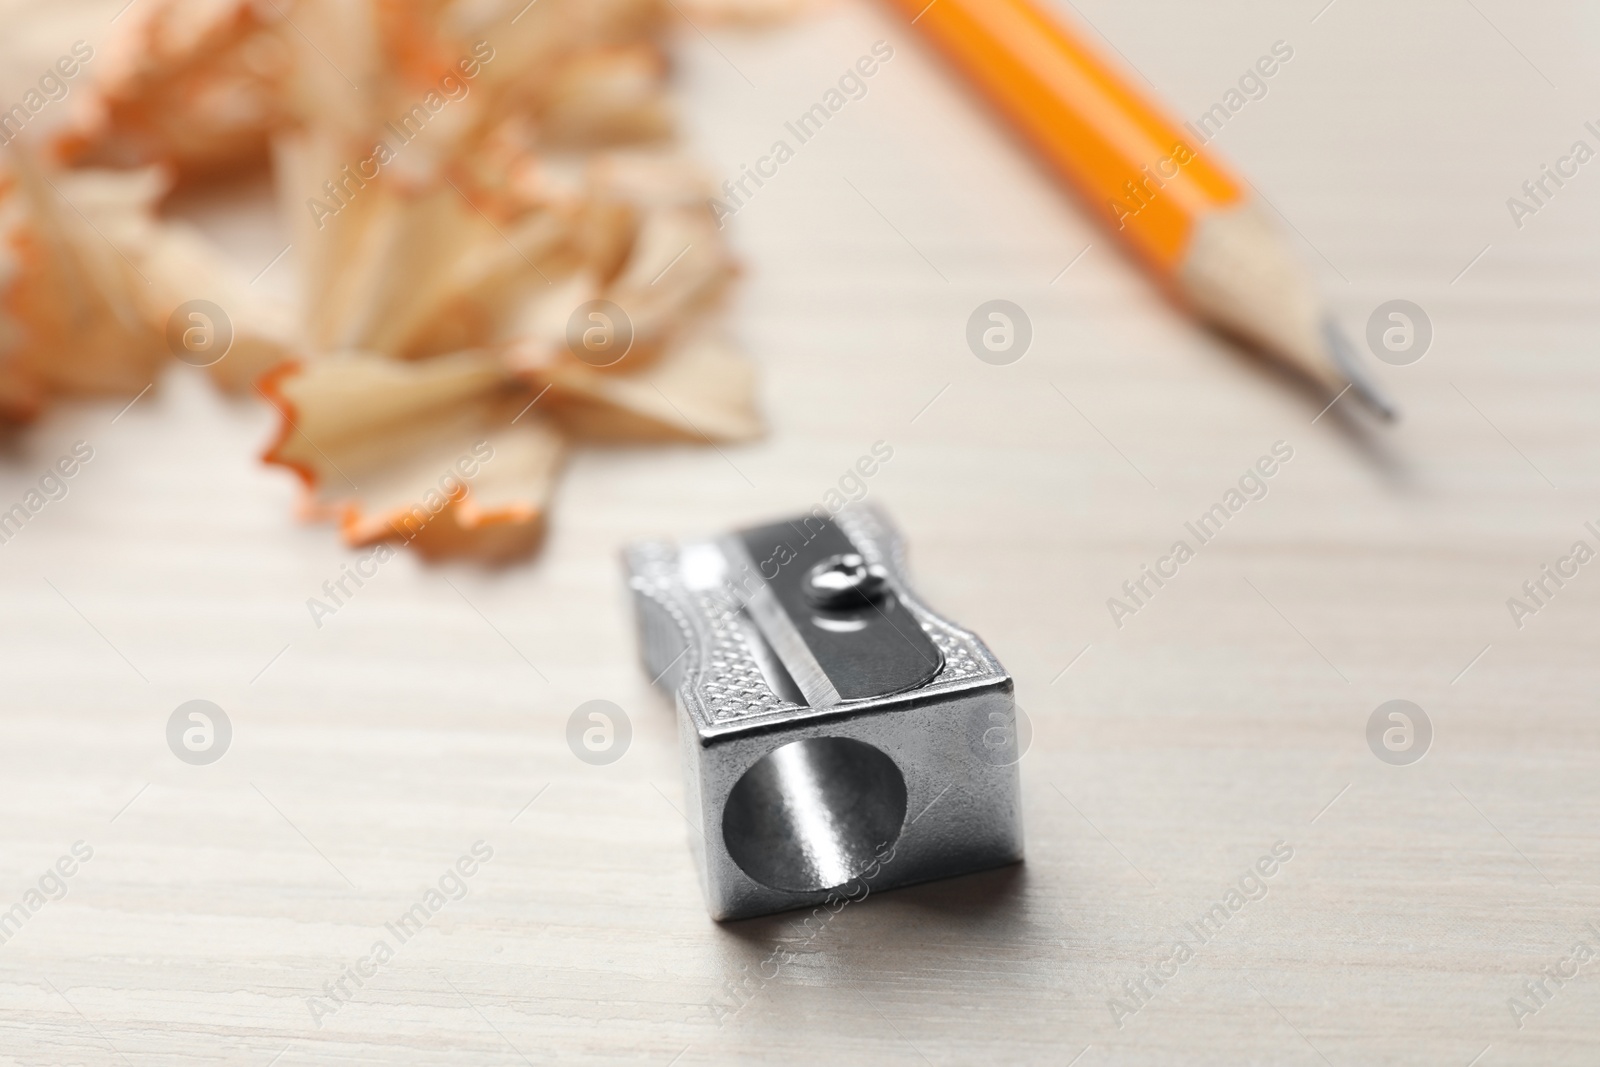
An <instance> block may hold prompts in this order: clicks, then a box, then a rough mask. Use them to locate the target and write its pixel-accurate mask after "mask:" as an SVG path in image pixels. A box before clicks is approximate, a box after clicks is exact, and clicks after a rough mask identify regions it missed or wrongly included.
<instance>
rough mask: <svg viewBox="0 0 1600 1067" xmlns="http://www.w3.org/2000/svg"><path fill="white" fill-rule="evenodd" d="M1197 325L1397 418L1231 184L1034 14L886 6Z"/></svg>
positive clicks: (976, 2) (1000, 2) (1027, 6)
mask: <svg viewBox="0 0 1600 1067" xmlns="http://www.w3.org/2000/svg"><path fill="white" fill-rule="evenodd" d="M891 2H892V3H893V4H894V5H895V6H896V7H898V8H900V9H902V10H904V11H905V12H906V14H908V15H910V16H912V19H911V21H912V22H913V24H915V25H916V26H917V28H918V29H919V30H921V31H922V32H923V33H924V34H925V35H926V36H927V37H928V38H929V39H930V40H931V41H932V42H933V43H934V44H935V45H937V46H938V47H939V48H940V50H941V51H943V52H944V53H945V55H946V56H947V57H948V58H949V59H950V60H951V61H952V62H953V63H954V64H955V65H956V66H957V67H958V68H960V69H961V70H962V71H963V72H964V73H965V74H966V75H967V76H968V78H969V79H970V80H971V81H972V82H973V83H974V84H975V85H976V86H977V87H978V88H979V89H980V90H981V91H982V92H983V93H984V95H986V96H987V97H988V98H989V99H990V101H991V102H992V103H994V104H995V106H996V107H998V108H999V110H1000V111H1001V113H1002V114H1004V115H1005V116H1006V117H1007V118H1009V119H1010V120H1011V122H1012V124H1013V125H1014V126H1015V127H1016V128H1017V129H1018V130H1019V131H1020V132H1021V133H1022V134H1023V135H1024V136H1025V137H1027V139H1028V140H1029V141H1031V142H1032V143H1033V145H1034V146H1035V147H1036V148H1037V149H1038V150H1039V152H1040V154H1041V155H1042V156H1043V157H1044V159H1045V160H1046V161H1047V162H1048V163H1049V164H1050V165H1051V166H1052V167H1053V168H1054V169H1055V170H1056V171H1057V172H1058V173H1059V174H1060V175H1061V176H1063V177H1065V178H1066V179H1067V180H1068V182H1070V183H1071V184H1072V186H1073V187H1074V188H1076V189H1077V191H1078V192H1079V193H1080V194H1081V196H1082V197H1083V198H1084V199H1085V200H1086V201H1087V203H1088V204H1089V206H1090V207H1091V208H1092V209H1093V210H1094V211H1095V212H1096V214H1098V215H1100V216H1101V217H1102V218H1103V219H1104V220H1105V221H1106V224H1107V225H1108V226H1109V227H1110V228H1111V229H1112V230H1113V231H1114V232H1115V233H1116V235H1117V237H1118V238H1119V239H1120V240H1121V241H1122V242H1123V243H1124V244H1125V245H1126V246H1127V247H1128V248H1129V249H1130V250H1132V252H1133V253H1134V254H1135V255H1136V256H1137V257H1138V258H1139V259H1140V260H1141V261H1142V262H1143V263H1144V264H1145V265H1146V266H1147V267H1149V268H1150V270H1151V271H1152V272H1153V273H1155V274H1156V276H1157V277H1158V278H1160V279H1161V280H1162V282H1163V283H1165V284H1166V285H1167V286H1168V287H1169V288H1170V289H1171V290H1173V291H1175V293H1176V294H1177V295H1178V297H1179V298H1180V299H1181V300H1182V301H1183V302H1184V303H1186V304H1187V305H1188V306H1189V307H1191V308H1192V309H1193V310H1194V311H1195V312H1196V313H1197V314H1199V315H1200V316H1201V317H1203V318H1205V319H1206V320H1208V321H1209V322H1211V323H1212V324H1213V325H1215V326H1217V327H1219V328H1221V329H1223V330H1225V331H1227V332H1229V333H1231V334H1233V335H1235V336H1238V337H1240V338H1242V339H1243V340H1245V341H1247V342H1249V343H1251V344H1253V345H1255V346H1256V347H1258V348H1260V349H1261V350H1263V351H1264V352H1266V353H1268V354H1271V355H1273V356H1276V357H1277V358H1278V359H1279V360H1281V361H1282V362H1284V363H1286V364H1288V365H1289V366H1291V367H1293V368H1295V369H1296V370H1298V371H1299V372H1300V373H1301V374H1303V375H1304V376H1306V377H1308V378H1310V379H1311V380H1312V381H1314V382H1316V383H1318V384H1319V385H1321V386H1322V387H1323V388H1325V389H1327V390H1328V391H1329V393H1330V394H1334V395H1335V397H1336V398H1337V396H1340V395H1343V393H1344V392H1345V391H1346V390H1352V391H1354V392H1355V394H1356V395H1357V396H1359V397H1360V398H1361V399H1362V400H1363V401H1364V402H1365V403H1366V405H1367V406H1368V407H1369V408H1371V409H1372V410H1373V411H1374V412H1375V413H1377V414H1378V415H1380V416H1382V417H1384V418H1386V419H1387V418H1393V417H1394V415H1395V409H1394V406H1393V405H1392V404H1391V403H1390V402H1389V400H1388V399H1387V398H1386V397H1385V396H1384V395H1383V394H1382V393H1381V392H1380V391H1379V390H1378V389H1377V387H1376V386H1375V385H1374V384H1373V382H1372V380H1371V379H1370V378H1369V377H1367V375H1366V373H1365V371H1364V370H1363V369H1362V367H1361V364H1360V362H1359V361H1358V357H1357V355H1356V352H1355V349H1354V346H1352V345H1351V344H1350V343H1349V341H1348V339H1347V338H1346V337H1345V336H1344V334H1343V333H1342V331H1340V330H1339V329H1338V328H1337V327H1336V326H1335V325H1334V323H1333V320H1332V319H1331V318H1330V317H1328V316H1327V315H1326V313H1325V312H1324V310H1323V308H1322V304H1321V301H1320V299H1319V298H1318V296H1317V292H1316V288H1315V286H1314V285H1313V283H1312V280H1311V277H1310V275H1309V274H1308V273H1307V271H1306V269H1305V266H1304V264H1303V263H1302V262H1301V261H1300V258H1299V257H1298V256H1297V255H1295V253H1294V250H1293V249H1292V248H1290V247H1289V245H1288V244H1287V243H1286V241H1285V240H1284V238H1283V236H1282V234H1281V233H1280V232H1279V230H1278V228H1277V227H1276V226H1275V225H1273V223H1272V221H1271V219H1270V218H1269V217H1268V216H1267V214H1266V212H1265V211H1264V210H1263V209H1262V208H1261V206H1260V205H1259V204H1258V203H1257V202H1256V199H1255V198H1254V197H1252V196H1251V195H1249V191H1248V190H1249V187H1248V185H1247V184H1246V183H1245V182H1243V181H1242V180H1240V179H1238V178H1236V177H1234V176H1233V175H1232V174H1231V173H1229V171H1228V170H1227V168H1225V167H1224V166H1223V165H1222V164H1221V163H1220V162H1219V161H1218V160H1216V159H1215V158H1213V157H1212V156H1211V155H1210V154H1209V153H1207V152H1205V151H1203V150H1202V149H1201V148H1200V147H1199V146H1198V145H1196V144H1194V143H1193V139H1192V138H1191V137H1189V136H1187V135H1186V134H1185V132H1184V131H1183V130H1182V129H1181V128H1180V127H1179V126H1177V125H1176V124H1175V123H1173V122H1172V121H1170V120H1169V119H1168V118H1167V117H1166V116H1165V115H1164V114H1163V113H1162V112H1161V110H1160V109H1159V108H1158V107H1157V106H1155V104H1153V103H1152V102H1151V101H1149V100H1148V99H1146V98H1144V96H1143V95H1142V94H1140V93H1139V92H1138V91H1136V90H1135V89H1134V88H1133V87H1131V86H1130V85H1129V84H1128V83H1127V81H1126V80H1125V79H1124V78H1123V77H1121V76H1120V75H1119V74H1118V73H1117V72H1115V71H1114V70H1113V69H1112V68H1111V67H1110V66H1109V65H1108V64H1107V63H1105V62H1104V61H1103V60H1102V59H1101V58H1100V57H1099V56H1097V55H1095V54H1094V52H1093V51H1092V50H1091V49H1089V48H1088V47H1086V46H1085V45H1084V44H1083V43H1082V42H1081V41H1079V40H1078V39H1076V37H1074V36H1073V35H1072V34H1071V33H1070V32H1069V31H1068V29H1067V28H1066V27H1065V26H1063V25H1062V24H1061V22H1060V21H1059V20H1057V19H1056V18H1055V17H1053V16H1052V15H1050V14H1047V13H1045V11H1043V10H1042V9H1041V8H1040V7H1039V6H1038V4H1037V3H1035V2H1034V0H933V2H932V3H928V2H927V0H891Z"/></svg>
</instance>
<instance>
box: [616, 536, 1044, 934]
mask: <svg viewBox="0 0 1600 1067" xmlns="http://www.w3.org/2000/svg"><path fill="white" fill-rule="evenodd" d="M903 556H904V550H903V545H902V542H901V540H900V537H899V535H898V534H897V533H896V532H895V531H894V530H893V528H892V527H891V526H890V525H889V523H888V521H887V519H885V518H884V516H883V515H882V514H881V513H879V512H878V511H877V510H876V509H874V508H869V507H857V506H850V507H846V508H845V509H844V510H842V511H840V512H839V513H838V514H837V515H833V516H831V517H830V516H829V515H828V514H827V513H826V512H824V511H823V510H822V509H820V508H818V509H815V510H814V511H813V513H812V514H810V515H805V516H801V517H799V518H796V519H793V520H791V521H788V522H780V523H775V524H773V525H771V526H762V527H758V528H755V529H749V530H742V531H739V532H737V533H734V534H730V535H727V536H724V537H719V538H715V539H711V540H705V541H686V542H683V543H680V544H671V543H667V542H659V541H650V542H643V543H639V544H635V545H633V546H631V547H630V548H629V549H628V550H627V552H626V553H625V559H626V564H627V569H628V575H629V584H630V586H631V588H632V590H633V594H634V602H635V605H636V607H637V611H638V623H639V633H640V638H641V643H642V645H643V655H644V663H645V668H646V669H647V670H648V671H649V672H650V675H651V676H652V677H653V678H655V679H656V680H657V681H658V682H659V683H660V684H661V685H662V686H663V687H664V688H665V689H666V690H667V691H668V692H670V693H673V694H674V695H675V697H676V701H677V710H678V736H679V740H680V743H681V745H682V747H683V756H684V765H685V768H686V772H687V774H686V777H687V789H686V795H687V801H688V808H689V810H688V816H689V819H690V821H691V823H692V824H693V826H694V829H695V831H696V833H693V834H691V836H690V842H691V846H692V847H693V849H694V850H695V852H696V856H697V859H698V861H699V866H700V873H701V883H702V885H703V887H704V889H705V894H706V902H707V906H708V907H709V908H710V910H711V915H712V917H713V918H715V919H719V920H721V919H742V918H748V917H751V916H755V915H766V914H770V913H772V912H777V911H785V910H787V909H790V908H800V907H806V906H810V905H813V904H817V903H821V902H828V901H834V900H836V899H837V898H838V897H839V896H840V895H841V894H843V895H844V896H846V897H848V898H849V899H860V895H864V894H865V893H866V892H869V891H870V892H877V891H881V890H884V889H891V888H894V887H897V886H903V885H910V884H912V883H916V882H924V881H928V880H930V879H934V878H945V877H949V876H951V875H957V874H965V873H968V872H971V871H979V870H984V869H987V868H991V867H997V866H1000V865H1002V864H1007V863H1014V862H1016V861H1018V860H1020V859H1021V858H1022V814H1021V795H1020V788H1019V783H1018V775H1017V760H1018V759H1019V755H1020V754H1019V751H1018V745H1017V731H1016V725H1015V724H1016V709H1015V705H1014V702H1013V699H1012V684H1011V677H1010V676H1009V675H1008V674H1006V672H1005V671H1004V670H1003V669H1002V668H1001V667H1000V664H999V663H997V662H996V661H995V658H994V656H992V655H991V654H990V653H989V650H988V649H987V648H985V647H984V645H983V642H981V641H979V640H978V638H977V637H976V636H975V635H973V634H971V633H969V632H968V631H966V630H963V629H961V628H960V627H958V626H956V625H955V624H954V623H952V622H950V621H949V620H947V619H944V618H941V617H940V616H939V615H937V614H935V613H934V612H933V611H932V610H931V609H930V608H928V607H927V606H926V605H924V604H923V603H922V602H921V601H920V600H918V599H917V597H916V595H915V594H914V593H913V592H912V591H911V588H910V586H909V584H908V582H907V580H906V574H905V569H904V562H903Z"/></svg>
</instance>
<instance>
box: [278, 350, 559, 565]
mask: <svg viewBox="0 0 1600 1067" xmlns="http://www.w3.org/2000/svg"><path fill="white" fill-rule="evenodd" d="M261 389H262V392H263V394H264V395H266V396H267V397H268V398H269V399H270V400H271V401H272V402H273V403H274V404H275V405H276V406H277V407H278V410H279V412H280V413H281V414H282V416H283V425H282V428H281V430H280V434H279V437H278V440H277V441H276V442H275V443H274V444H273V446H272V447H271V448H270V449H269V450H268V453H267V459H268V460H269V461H270V462H273V463H277V464H281V465H283V466H286V467H290V468H292V469H293V470H295V471H296V472H297V473H299V475H300V476H301V478H302V479H303V481H304V483H305V485H306V488H307V492H308V496H307V512H308V515H310V516H312V517H334V518H336V519H337V520H338V522H339V526H340V530H341V532H342V534H343V535H344V538H345V540H346V542H347V543H349V544H351V545H368V544H374V543H377V542H379V541H390V540H399V541H403V542H406V543H409V544H412V545H414V546H415V547H417V548H419V549H421V550H423V551H424V552H425V553H428V554H432V555H472V556H476V557H478V558H481V559H499V558H504V557H506V556H508V555H515V554H519V553H522V552H526V551H528V550H530V549H532V548H533V547H535V546H536V545H537V543H538V541H539V539H540V537H541V536H542V534H543V530H544V520H545V514H546V511H547V508H548V504H549V501H550V498H551V496H552V495H553V493H554V491H555V484H556V476H557V474H558V472H559V469H560V465H561V461H562V457H563V455H564V453H565V442H564V439H563V438H562V435H561V434H560V433H559V432H558V431H557V430H555V429H554V428H553V427H551V426H550V425H549V424H548V423H547V422H546V421H545V420H544V418H543V417H542V416H541V415H539V414H536V413H531V412H527V411H526V410H524V411H523V412H522V413H521V415H520V417H519V412H518V409H517V406H516V405H517V401H518V396H517V389H516V384H515V382H514V380H513V379H512V378H511V377H510V376H509V375H507V374H506V373H505V371H504V369H503V367H502V365H501V363H500V361H499V360H498V359H497V358H496V357H494V356H492V355H487V354H482V353H459V354H456V355H453V356H445V357H439V358H436V359H430V360H423V361H420V362H415V363H406V362H399V361H396V360H392V359H388V358H386V357H383V356H376V355H370V354H349V355H344V356H336V357H330V358H326V359H323V360H320V361H318V362H316V363H314V364H310V365H306V366H299V365H295V364H288V365H285V366H284V367H282V368H280V369H278V370H277V371H274V372H273V373H272V374H270V375H268V376H267V378H266V379H264V380H263V382H262V383H261Z"/></svg>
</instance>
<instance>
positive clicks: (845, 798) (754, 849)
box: [722, 737, 906, 893]
mask: <svg viewBox="0 0 1600 1067" xmlns="http://www.w3.org/2000/svg"><path fill="white" fill-rule="evenodd" d="M905 817H906V781H905V777H904V776H903V775H901V773H900V768H898V767H896V766H895V764H894V760H892V759H890V758H889V757H888V756H886V755H884V754H883V753H882V752H881V751H879V750H878V749H876V748H874V747H873V746H871V745H869V744H866V743H865V742H862V741H855V740H852V739H850V738H848V737H813V738H809V739H807V740H805V741H792V742H790V743H789V744H786V745H783V746H782V747H780V748H776V749H774V750H773V751H771V752H769V753H767V754H766V755H765V756H763V757H762V758H761V759H760V760H758V761H756V763H755V765H754V766H752V767H751V768H750V769H749V770H748V771H746V772H745V773H744V777H742V778H740V779H739V781H738V782H737V783H736V784H735V785H734V787H733V789H732V791H731V792H729V794H728V800H727V803H726V804H725V805H724V807H723V809H722V840H723V844H724V845H725V846H726V847H727V849H728V855H730V856H732V857H733V861H734V862H735V863H737V864H738V865H739V868H740V869H741V870H743V871H744V873H745V874H748V875H749V876H750V877H751V878H753V879H755V880H756V881H757V882H760V883H761V884H762V885H764V886H768V887H769V888H772V889H782V890H787V891H789V892H795V893H809V892H818V891H820V890H824V889H833V888H835V887H837V886H842V885H844V884H845V883H846V882H848V881H850V880H851V879H852V878H854V877H856V876H857V875H859V874H860V873H861V872H862V871H864V870H866V869H867V868H868V867H869V866H871V865H872V862H873V860H874V859H875V858H876V854H877V852H878V851H879V850H881V849H882V848H884V847H886V846H889V845H892V844H894V842H895V841H896V840H897V839H898V838H899V836H900V828H901V826H902V825H903V824H904V822H905Z"/></svg>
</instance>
